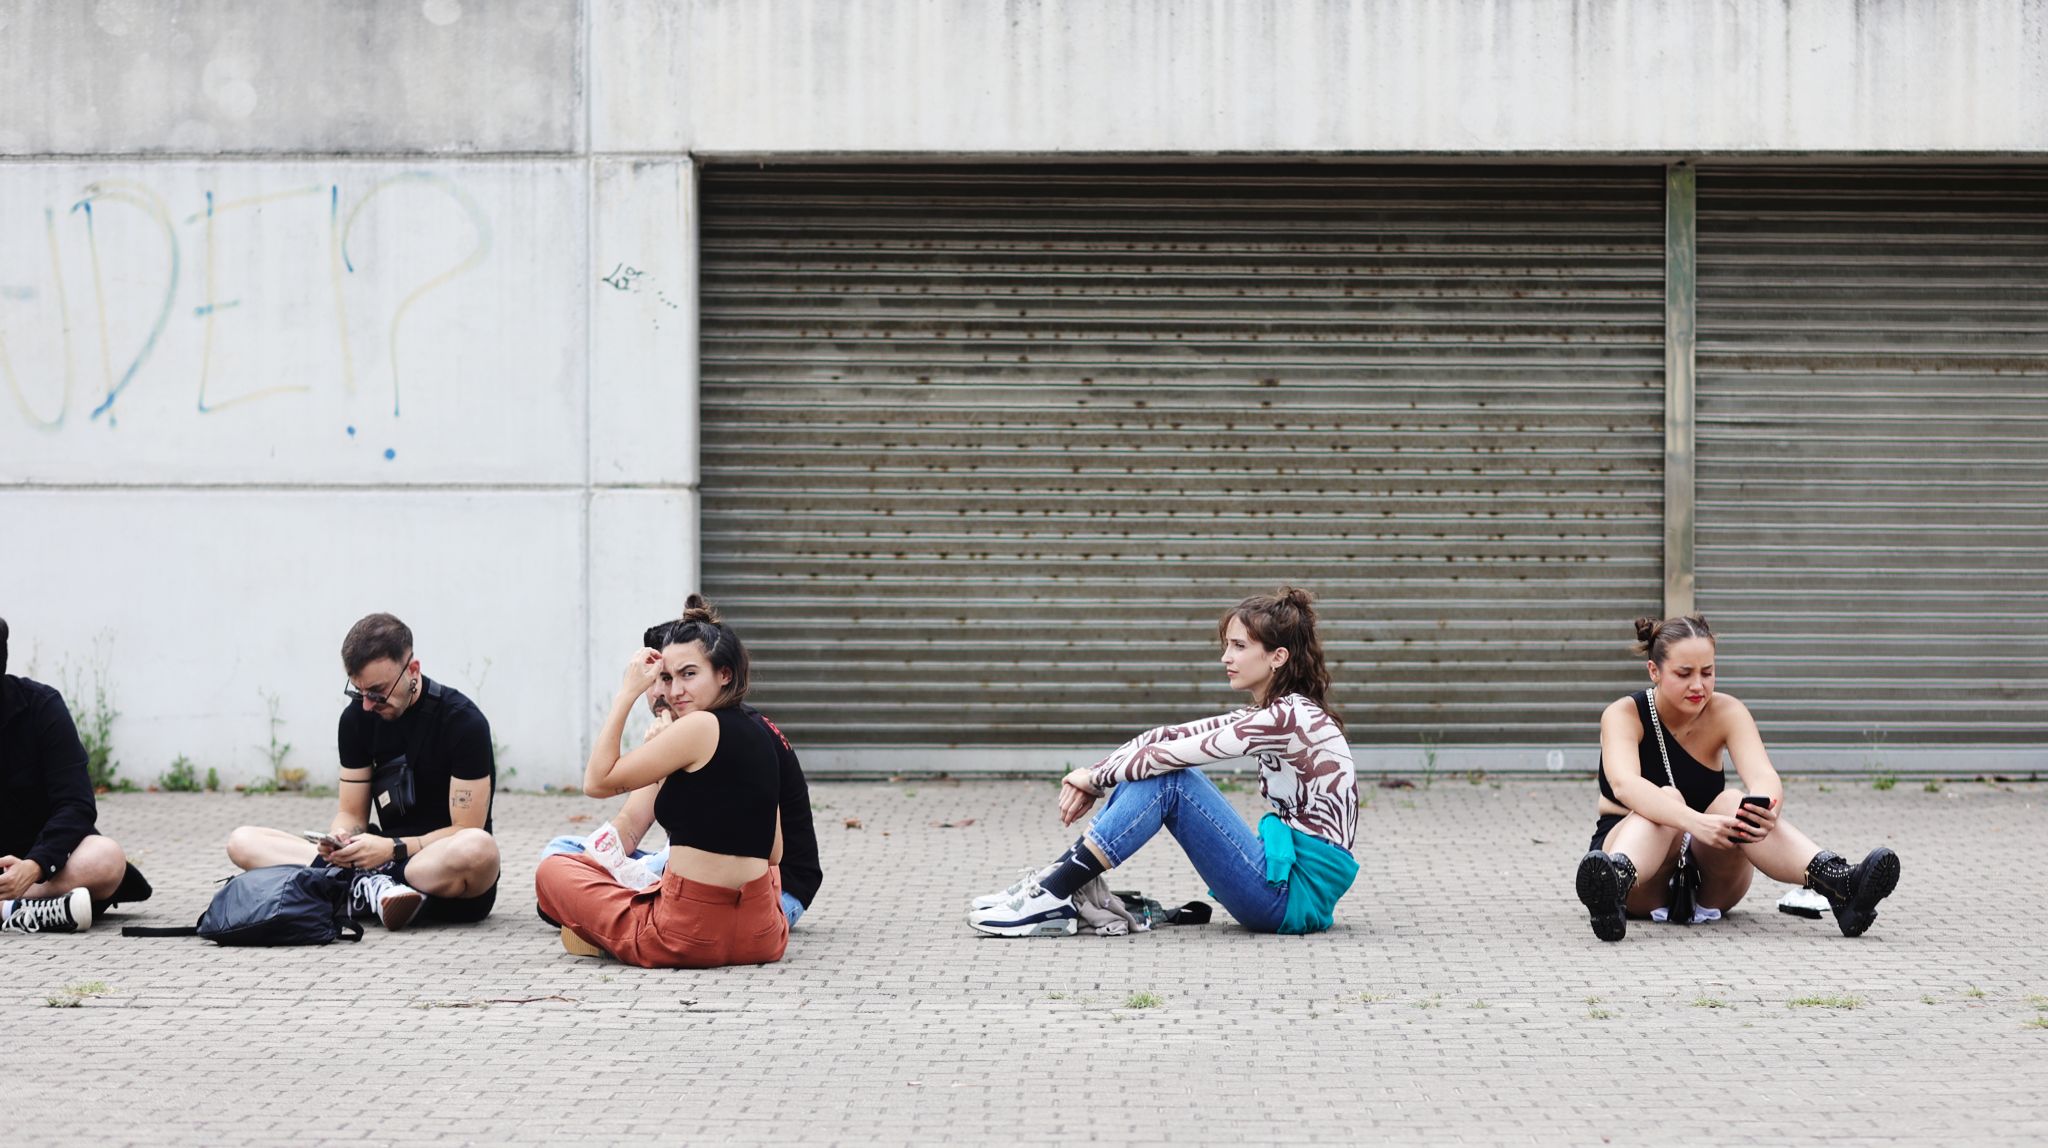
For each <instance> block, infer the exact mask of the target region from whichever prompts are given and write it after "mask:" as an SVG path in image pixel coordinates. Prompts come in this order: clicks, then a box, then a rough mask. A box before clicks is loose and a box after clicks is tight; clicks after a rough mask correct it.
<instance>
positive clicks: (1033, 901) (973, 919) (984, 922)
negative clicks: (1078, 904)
mask: <svg viewBox="0 0 2048 1148" xmlns="http://www.w3.org/2000/svg"><path fill="white" fill-rule="evenodd" d="M1080 918H1081V913H1080V911H1079V910H1077V909H1075V908H1074V901H1073V898H1071V897H1055V896H1053V895H1052V894H1051V893H1048V892H1046V891H1045V890H1043V889H1041V888H1039V887H1038V882H1037V880H1035V879H1034V880H1033V881H1032V882H1031V883H1030V885H1029V886H1027V887H1026V888H1025V889H1024V890H1023V891H1022V892H1021V893H1019V894H1018V895H1017V896H1015V897H1012V898H1010V899H1009V900H1007V901H1004V902H1002V903H1000V904H996V905H991V906H989V907H988V908H986V909H970V910H969V911H968V913H967V923H968V924H969V925H970V926H972V927H973V928H975V929H976V930H977V931H980V932H983V933H987V934H988V935H989V936H992V937H1071V936H1073V935H1074V934H1075V933H1076V932H1077V931H1079V930H1080V928H1081V920H1080Z"/></svg>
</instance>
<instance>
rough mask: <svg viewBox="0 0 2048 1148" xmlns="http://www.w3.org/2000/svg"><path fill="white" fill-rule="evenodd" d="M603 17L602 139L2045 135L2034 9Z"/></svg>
mask: <svg viewBox="0 0 2048 1148" xmlns="http://www.w3.org/2000/svg"><path fill="white" fill-rule="evenodd" d="M678 7H680V8H682V9H683V10H684V11H683V12H681V13H678V12H675V11H674V10H675V9H677V8H678ZM591 18H592V24H593V26H592V30H591V43H592V60H591V72H592V89H593V91H595V92H596V93H598V99H597V101H596V103H595V104H594V106H593V122H592V126H591V138H592V143H593V147H594V148H595V149H597V150H599V151H631V152H638V151H669V150H674V151H683V150H687V151H691V152H695V153H697V154H699V155H710V154H722V153H723V154H737V155H780V154H790V153H803V152H816V153H826V154H838V155H844V154H849V153H917V152H925V153H931V152H944V153H967V154H998V155H1001V154H1016V153H1040V152H1064V153H1072V152H1119V153H1159V152H1184V151H1192V152H1198V153H1214V152H1348V153H1358V152H1367V153H1371V152H1378V153H1427V154H1437V155H1443V154H1460V153H1474V152H1480V153H1484V152H1569V153H1615V152H1623V153H1628V152H1637V153H1642V152H1648V153H1653V154H1663V153H1671V152H1698V151H1704V152H1785V151H1800V152H1858V151H1863V152H1869V151H1932V152H1971V151H1976V152H2003V151H2027V152H2038V151H2040V150H2042V149H2043V148H2044V147H2048V3H2044V2H2043V0H1944V2H1941V3H1933V2H1926V3H1887V4H1876V3H1858V2H1856V0H1801V2H1799V3H1786V2H1784V0H1720V2H1718V3H1712V4H1704V3H1698V2H1696V0H1455V2H1450V0H1314V2H1309V0H1304V2H1301V3H1249V2H1247V3H1217V2H1215V0H1102V2H1099V3H1094V2H1091V3H1079V2H1073V0H1014V2H1011V3H1003V4H996V3H988V2H986V0H834V2H831V3H819V2H817V0H687V2H680V0H600V2H599V3H597V4H596V6H595V7H594V8H593V9H592V10H591Z"/></svg>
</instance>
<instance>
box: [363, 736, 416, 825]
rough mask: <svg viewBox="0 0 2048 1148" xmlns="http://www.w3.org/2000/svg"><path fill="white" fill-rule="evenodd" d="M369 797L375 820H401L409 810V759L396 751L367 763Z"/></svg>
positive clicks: (385, 822) (411, 798)
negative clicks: (384, 759) (379, 762)
mask: <svg viewBox="0 0 2048 1148" xmlns="http://www.w3.org/2000/svg"><path fill="white" fill-rule="evenodd" d="M370 800H371V802H372V803H373V805H374V808H375V809H376V811H377V824H379V825H387V826H388V825H393V824H398V823H402V822H403V821H405V819H406V818H407V817H409V816H410V815H411V814H412V807H413V805H414V803H415V800H416V799H415V797H414V794H413V780H412V763H411V762H409V761H407V760H406V759H405V755H404V754H402V753H401V754H399V755H398V756H397V757H394V758H392V759H391V760H390V761H387V762H385V763H384V764H382V765H375V766H371V767H370Z"/></svg>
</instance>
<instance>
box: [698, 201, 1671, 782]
mask: <svg viewBox="0 0 2048 1148" xmlns="http://www.w3.org/2000/svg"><path fill="white" fill-rule="evenodd" d="M701 202H702V205H703V209H702V217H701V227H700V234H701V251H702V267H701V277H702V392H701V393H702V419H703V422H702V427H703V445H702V468H703V469H702V484H703V485H702V492H703V580H704V585H705V589H706V592H707V593H709V594H710V595H712V597H713V598H714V600H716V601H718V602H719V603H720V605H721V607H722V608H724V609H725V610H726V611H727V613H728V616H729V617H730V618H731V619H732V620H733V621H734V622H735V624H736V625H738V626H740V627H741V632H742V633H743V634H744V635H746V637H747V638H748V641H749V643H750V645H751V647H752V648H753V650H754V651H755V664H756V666H757V667H758V668H757V671H756V681H757V691H758V693H757V697H758V698H759V701H760V704H761V705H762V706H763V707H764V708H768V709H770V710H771V712H773V713H774V714H775V715H776V716H777V719H778V721H780V722H782V723H783V724H784V725H785V726H786V727H788V728H790V730H791V732H792V734H793V735H798V736H801V737H802V739H803V740H804V741H805V743H806V744H807V745H814V746H862V745H867V746H896V747H918V748H924V749H936V748H943V747H976V746H988V747H994V746H1008V747H1055V746H1065V747H1082V746H1086V747H1093V748H1095V749H1100V748H1102V747H1104V746H1106V745H1109V744H1114V743H1115V742H1117V741H1119V740H1121V739H1122V738H1124V737H1127V736H1129V735H1130V734H1131V733H1133V732H1136V731H1137V730H1139V729H1142V728H1146V727H1149V726H1151V725H1154V724H1158V723H1161V722H1164V721H1169V720H1176V719H1180V720H1185V719H1187V718H1190V717H1194V716H1199V715H1202V714H1205V713H1210V712H1216V711H1219V710H1221V709H1224V708H1227V706H1228V705H1229V704H1232V703H1233V700H1234V695H1232V694H1230V693H1229V692H1228V691H1227V690H1226V689H1225V688H1224V686H1223V679H1222V674H1221V671H1220V670H1218V669H1216V668H1215V662H1214V657H1215V652H1216V646H1215V632H1214V624H1215V619H1216V617H1217V615H1218V614H1220V613H1221V611H1222V610H1223V609H1224V608H1225V607H1226V606H1227V605H1229V604H1230V603H1231V602H1234V601H1235V600H1237V599H1238V598H1240V597H1242V596H1243V595H1245V594H1248V593H1255V592H1260V591H1263V590H1266V589H1268V588H1270V587H1272V586H1273V585H1274V584H1275V583H1277V582H1280V581H1282V580H1286V581H1292V582H1295V583H1298V584H1302V585H1305V586H1308V587H1310V588H1312V589H1313V590H1314V591H1315V592H1316V593H1317V594H1318V596H1319V597H1320V599H1321V603H1322V606H1321V609H1322V612H1323V615H1324V617H1325V625H1326V637H1325V640H1326V643H1327V649H1328V652H1329V654H1330V656H1331V657H1332V659H1333V661H1334V663H1335V664H1334V667H1333V671H1334V674H1335V676H1336V679H1337V688H1336V691H1335V694H1334V700H1335V701H1336V703H1337V704H1338V705H1339V706H1340V708H1342V709H1343V710H1344V712H1345V713H1346V715H1347V718H1348V719H1349V720H1350V722H1351V731H1352V740H1353V741H1354V742H1355V743H1357V744H1358V745H1359V746H1360V747H1361V749H1364V748H1366V747H1372V746H1405V747H1407V751H1408V752H1409V760H1412V759H1413V756H1414V754H1413V751H1414V750H1415V749H1416V748H1417V747H1418V745H1420V744H1422V743H1424V742H1435V741H1439V740H1440V741H1441V742H1442V743H1443V744H1445V745H1481V746H1503V745H1515V746H1544V745H1551V744H1569V745H1572V746H1574V747H1590V746H1592V745H1593V744H1594V743H1595V741H1596V738H1595V736H1594V732H1593V731H1594V729H1595V725H1596V715H1597V713H1598V711H1599V707H1600V706H1601V705H1602V704H1603V703H1604V702H1605V701H1607V700H1609V699H1611V698H1613V697H1615V696H1618V695H1619V693H1621V692H1622V690H1624V689H1625V688H1627V685H1628V684H1629V683H1630V682H1632V681H1633V680H1634V679H1635V677H1636V676H1639V675H1638V673H1637V671H1634V670H1633V669H1632V666H1631V663H1630V660H1629V657H1628V655H1627V653H1626V644H1627V642H1628V640H1629V638H1630V636H1631V635H1630V632H1629V628H1628V619H1629V618H1630V617H1632V616H1634V615H1635V614H1637V613H1653V612H1655V611H1656V608H1657V603H1658V598H1659V593H1660V586H1661V578H1662V572H1661V567H1660V561H1661V553H1662V550H1661V546H1662V541H1661V526H1660V518H1659V515H1660V512H1661V504H1662V497H1663V492H1662V487H1661V482H1662V480H1661V477H1660V475H1661V468H1662V449H1663V440H1662V430H1661V424H1662V401H1663V400H1662V382H1661V380H1662V374H1663V359H1662V354H1663V352H1662V342H1661V331H1662V320H1663V309H1662V291H1663V279H1662V276H1663V263H1662V250H1661V242H1662V230H1661V229H1662V204H1663V201H1662V173H1661V170H1658V169H1649V170H1644V169H1613V168H1608V169H1592V170H1532V169H1523V168H1518V169H1507V168H1493V169H1486V168H1478V169H1471V168H1468V169H1463V170H1446V169H1430V168H1380V169H1377V170H1369V169H1356V168H1350V167H1343V166H1317V167H1302V168H1293V169H1289V168H1281V169H1275V168H1272V167H1261V168H1238V167H1231V168H1186V167H1176V168H1170V169H1159V168H1150V169H1142V168H1118V167H1101V166H1098V167H1091V168H1085V169H1077V168H1070V167H1033V168H1028V169H1007V170H1006V169H993V168H989V167H976V168H931V167H919V168H881V169H876V168H868V169H862V170H847V169H835V168H817V167H809V168H806V167H791V168H781V169H775V168H771V169H767V170H759V169H754V168H744V169H742V168H730V169H728V168H721V167H716V166H714V167H711V168H709V169H707V170H706V171H705V172H704V175H703V182H702V185H701ZM1043 756H1047V757H1051V756H1054V755H1051V754H1046V755H1043ZM927 760H929V759H927ZM1536 760H1541V757H1540V755H1539V756H1538V757H1537V758H1536Z"/></svg>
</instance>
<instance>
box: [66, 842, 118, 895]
mask: <svg viewBox="0 0 2048 1148" xmlns="http://www.w3.org/2000/svg"><path fill="white" fill-rule="evenodd" d="M127 872H128V855H127V854H126V853H123V852H122V851H121V846H120V845H119V844H118V843H116V842H115V841H114V839H113V838H111V837H101V836H100V835H98V834H93V835H92V836H90V837H87V838H86V839H85V840H83V841H81V842H79V843H78V848H76V849H74V850H72V851H71V857H70V859H68V860H66V861H65V862H64V874H65V876H67V877H69V878H70V880H71V883H72V884H74V885H76V886H80V887H83V888H85V889H88V890H91V892H92V895H93V896H94V898H96V899H105V898H106V897H109V896H112V895H113V892H114V889H115V887H116V886H118V885H120V884H121V878H122V877H123V876H125V875H126V874H127Z"/></svg>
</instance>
